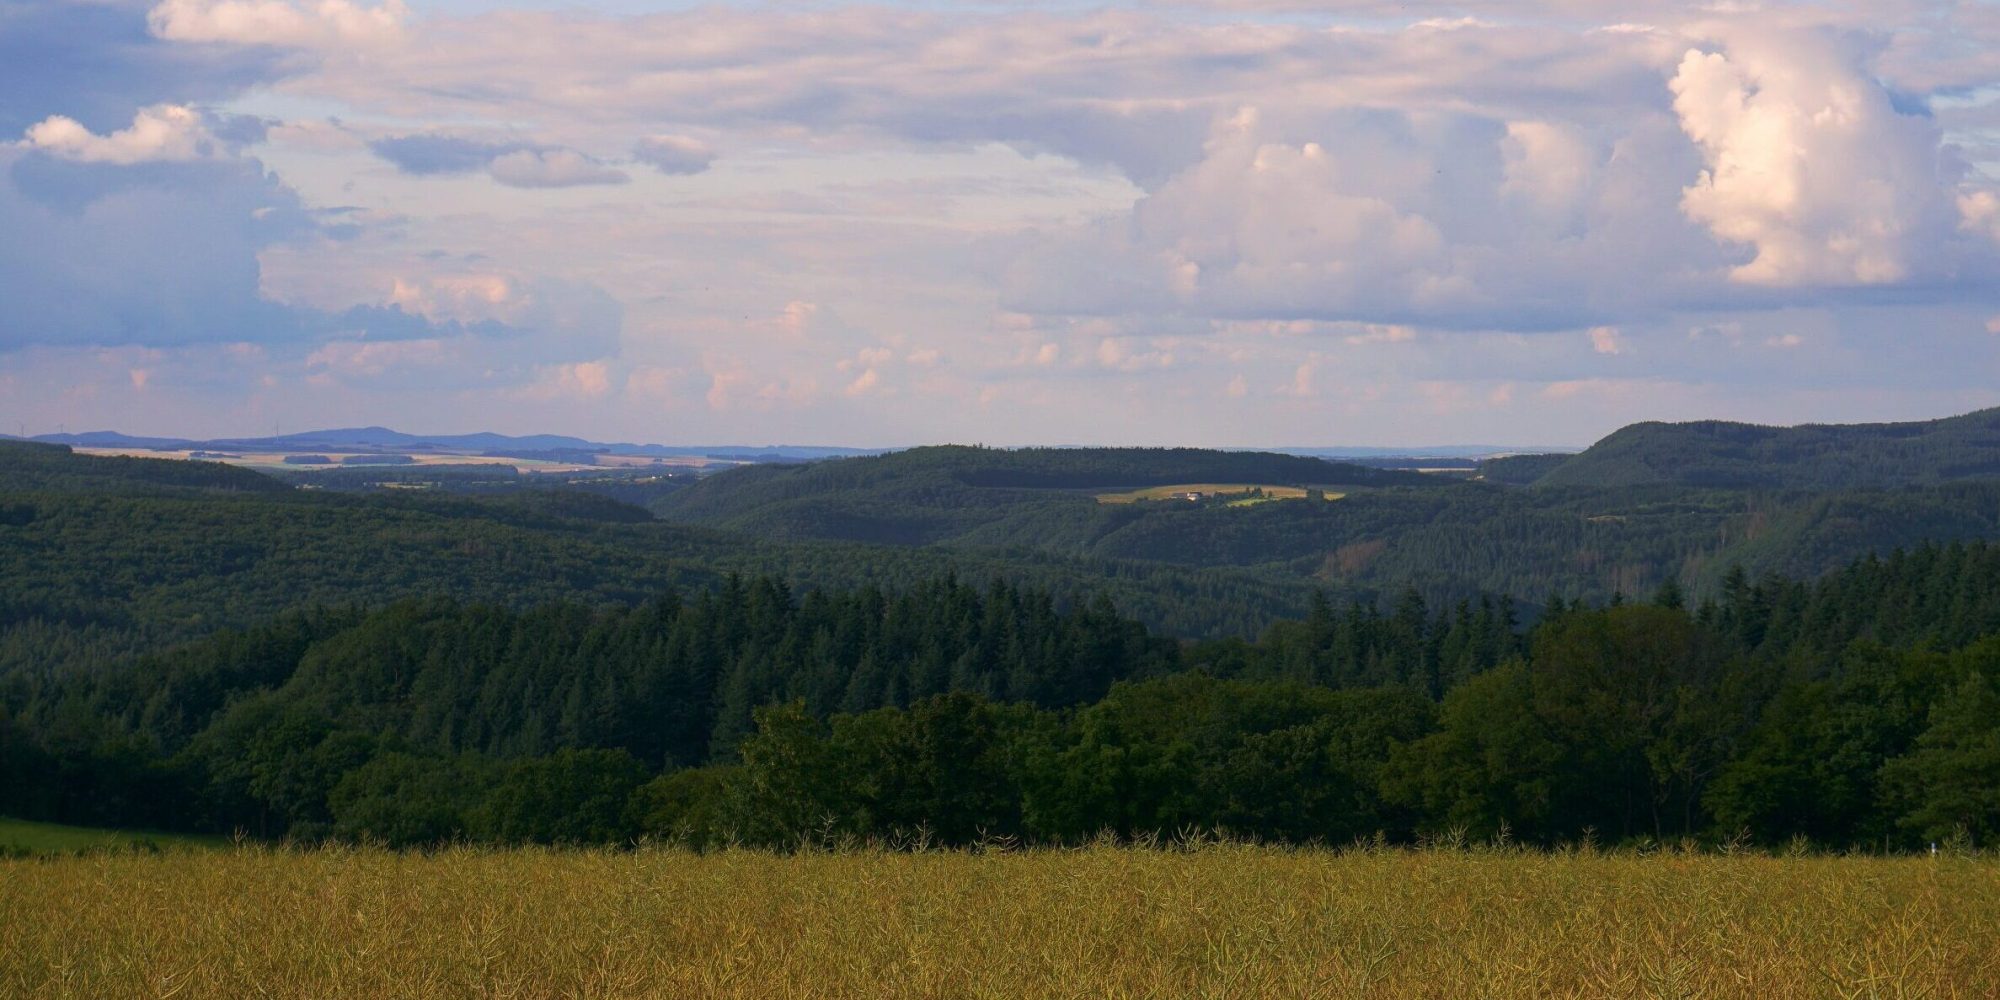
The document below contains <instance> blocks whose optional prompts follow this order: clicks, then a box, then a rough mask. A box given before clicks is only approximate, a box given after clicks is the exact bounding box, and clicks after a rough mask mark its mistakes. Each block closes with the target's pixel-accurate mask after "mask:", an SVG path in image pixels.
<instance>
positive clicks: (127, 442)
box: [0, 427, 1581, 464]
mask: <svg viewBox="0 0 2000 1000" xmlns="http://www.w3.org/2000/svg"><path fill="white" fill-rule="evenodd" d="M0 438H12V435H7V434H0ZM16 440H21V439H16ZM25 440H29V441H40V442H43V443H46V444H66V445H70V446H72V447H77V448H138V449H145V450H150V451H189V450H206V451H232V450H234V451H381V450H396V451H405V450H417V451H423V450H427V449H428V450H437V451H472V452H489V451H490V452H496V453H506V452H514V451H534V452H549V451H590V452H596V453H599V454H607V455H631V456H635V457H641V458H650V457H660V458H672V457H681V456H716V455H728V456H731V457H735V458H748V459H756V460H760V461H771V460H782V459H793V460H797V459H819V458H846V457H854V456H862V455H884V454H888V453H890V452H896V451H907V450H909V448H908V447H896V448H851V447H835V446H825V445H785V444H777V445H742V444H693V445H663V444H633V443H629V442H605V441H592V440H589V439H586V438H580V437H572V436H569V435H564V434H524V435H510V434H496V433H493V432H490V431H481V432H476V433H472V434H407V433H404V432H402V431H397V430H391V429H390V428H387V427H341V428H334V429H330V430H316V431H301V432H299V433H295V434H279V435H272V436H267V437H226V438H179V437H144V436H139V435H132V434H123V433H120V432H118V431H86V432H83V433H79V434H37V435H34V436H32V437H29V438H26V439H25ZM1045 447H1058V448H1063V449H1066V450H1069V449H1088V448H1095V447H1098V446H1096V445H1055V446H1045ZM1217 450H1220V451H1229V452H1258V453H1263V454H1278V455H1299V456H1304V457H1307V458H1323V459H1335V460H1339V459H1362V460H1370V463H1371V464H1373V463H1374V462H1378V461H1383V460H1390V459H1399V458H1410V459H1460V458H1462V459H1466V460H1468V461H1470V460H1476V459H1482V458H1490V457H1493V456H1496V455H1521V454H1544V453H1574V452H1577V451H1580V450H1581V449H1579V448H1575V447H1562V446H1523V445H1488V444H1462V445H1422V446H1413V447H1394V446H1386V447H1385V446H1374V445H1352V446H1347V445H1340V446H1326V447H1320V446H1303V445H1302V446H1287V447H1271V448H1254V447H1229V448H1221V449H1217Z"/></svg>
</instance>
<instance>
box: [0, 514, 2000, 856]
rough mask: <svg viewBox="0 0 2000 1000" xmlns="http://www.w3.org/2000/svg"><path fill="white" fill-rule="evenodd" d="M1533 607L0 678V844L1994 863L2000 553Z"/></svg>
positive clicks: (517, 629)
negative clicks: (1213, 850) (1502, 846)
mask: <svg viewBox="0 0 2000 1000" xmlns="http://www.w3.org/2000/svg"><path fill="white" fill-rule="evenodd" d="M1549 604H1550V607H1551V610H1550V611H1549V613H1547V614H1546V615H1545V616H1544V617H1543V618H1542V619H1541V621H1539V622H1538V623H1537V624H1536V625H1535V626H1534V627H1533V628H1531V629H1526V630H1523V629H1521V628H1520V627H1519V623H1518V622H1517V621H1516V620H1515V618H1514V612H1513V610H1512V609H1511V607H1510V605H1509V602H1507V601H1505V600H1485V601H1480V602H1476V603H1475V602H1466V603H1462V604H1459V605H1455V606H1453V607H1449V608H1443V609H1432V608H1430V607H1428V606H1427V605H1426V604H1425V603H1424V601H1423V599H1422V597H1421V596H1420V595H1418V594H1416V593H1415V592H1410V593H1406V594H1405V595H1404V596H1403V597H1402V598H1401V599H1400V600H1398V601H1396V602H1394V603H1393V604H1391V605H1390V606H1387V607H1382V608H1378V607H1375V606H1372V605H1368V604H1352V605H1348V606H1346V607H1335V606H1333V605H1332V604H1330V603H1323V602H1322V603H1318V604H1317V605H1316V606H1315V607H1314V608H1313V610H1312V612H1311V613H1310V614H1309V615H1308V616H1307V617H1306V618H1305V619H1303V620H1297V621H1286V622H1280V623H1276V624H1274V625H1273V626H1271V628H1270V629H1269V630H1268V631H1267V632H1266V633H1265V634H1264V635H1263V636H1262V637H1261V638H1260V639H1259V640H1258V641H1256V642H1244V641H1241V640H1212V641H1207V642H1194V643H1185V642H1176V641H1174V640H1170V639H1164V638H1161V637H1158V636H1155V635H1153V634H1151V633H1149V632H1148V631H1147V630H1146V629H1145V628H1144V627H1143V626H1141V625H1140V624H1138V623H1137V622H1135V621H1132V620H1131V619H1128V618H1125V617H1123V616H1121V615H1119V614H1118V613H1117V612H1116V611H1114V610H1113V609H1112V608H1111V607H1110V605H1109V603H1108V602H1106V601H1093V602H1088V603H1085V604H1083V605H1082V606H1079V607H1074V608H1070V609H1067V610H1062V609H1059V608H1058V607H1057V606H1056V605H1055V603H1054V602H1053V600H1052V599H1051V598H1050V596H1049V595H1048V594H1046V593H1043V592H1035V591H1022V590H1019V589H1016V588H1013V587H1010V586H1007V585H1005V584H998V583H996V584H992V585H990V586H987V587H980V588H975V587H972V586H969V585H967V584H965V583H962V582H959V581H956V580H950V579H946V580H940V581H935V582H932V583H929V584H925V585H920V586H915V587H912V588H909V589H907V590H900V591H893V592H891V591H883V590H879V589H862V590H857V591H849V592H844V593H831V592H825V591H814V592H812V593H809V594H806V595H804V596H803V597H801V596H799V595H795V594H793V593H791V592H789V591H788V590H787V588H786V587H785V586H784V585H783V584H782V583H780V582H778V581H776V580H773V579H769V578H763V579H754V580H744V579H739V578H730V579H728V580H727V581H725V582H724V584H723V585H722V586H720V587H719V588H715V589H712V590H701V591H698V592H696V593H694V594H692V595H687V596H681V595H676V594H669V595H666V596H662V597H659V598H656V599H654V600H651V601H648V602H645V603H643V604H640V605H636V606H633V607H629V608H624V609H614V610H594V609H591V608H589V607H585V606H581V605H574V604H557V605H550V606H546V607H542V608H537V609H533V610H529V611H522V612H516V611H508V610H505V609H501V608H496V607H491V606H483V605H465V604H460V603H457V602H453V601H446V600H431V601H414V602H406V603H401V604H397V605H394V606H391V607H389V608H385V609H383V610H380V611H375V612H367V611H362V610H357V609H346V610H325V609H322V610H312V611H302V612H295V613H292V614H287V615H284V616H282V617H280V618H279V619H278V620H276V621H274V622H272V623H270V624H267V625H264V626H260V627H257V628H253V629H248V630H242V631H235V630H232V631H227V632H224V633H221V634H218V635H217V636H214V637H212V638H210V639H207V640H204V641H201V642H197V643H193V644H190V645H186V646H182V647H180V648H177V649H175V650H173V651H171V652H167V653H163V654H157V655H151V656H145V657H141V658H138V659H136V660H133V661H130V662H126V663H121V664H117V665H115V666H111V667H108V668H106V669H102V670H72V671H65V672H60V673H54V674H45V675H34V674H28V673H23V672H17V673H16V674H14V675H12V676H11V677H9V678H8V679H7V683H6V686H5V688H4V702H5V704H6V705H7V706H8V713H9V714H8V716H7V717H6V719H5V721H4V722H0V747H4V756H0V759H4V761H5V768H6V781H5V782H4V784H0V787H4V788H5V789H6V790H7V791H6V792H5V794H6V796H7V800H6V801H0V812H4V813H8V814H12V815H20V816H29V817H34V818H50V819H59V820H65V821H72V822H92V823H106V824H127V825H143V826H156V827H177V828H188V829H201V830H225V831H226V830H230V829H244V830H247V831H249V832H251V833H253V834H257V835H261V836H272V837H275V836H286V835H289V836H294V837H304V838H320V837H326V836H337V837H353V838H380V839H386V840H389V841H392V842H396V843H406V844H413V843H424V842H431V841H436V840H439V839H446V838H476V839H494V840H502V841H517V840H541V841H565V840H595V841H618V840H624V839H628V838H632V837H636V836H640V835H647V834H651V835H660V836H678V837H684V838H689V839H692V840H694V841H696V842H701V843H714V842H722V841H743V842H753V843H767V844H776V845H785V844H796V843H799V842H801V840H802V839H803V840H814V839H821V838H827V837H841V836H852V837H867V836H880V837H899V836H914V835H918V834H919V832H920V831H921V835H923V836H927V837H930V838H933V839H935V840H937V841H939V842H948V843H965V842H970V841H972V840H976V839H978V838H981V837H1013V838H1022V839H1027V840H1032V841H1057V842H1062V841H1073V840H1076V839H1080V838H1088V837H1091V836H1094V835H1097V834H1099V833H1101V832H1105V831H1110V832H1113V833H1116V834H1121V835H1126V836H1132V835H1142V834H1165V835H1171V834H1173V833H1175V832H1176V831H1184V830H1191V829H1201V830H1222V831H1227V832H1230V833H1233V834H1236V835H1242V836H1254V837H1260V838H1272V839H1280V840H1288V841H1310V840H1319V841H1344V840H1348V839H1352V838H1354V837H1370V836H1374V835H1375V834H1377V833H1378V832H1379V833H1380V834H1382V835H1384V836H1387V837H1390V838H1394V839H1409V838H1413V837H1417V836H1422V835H1435V834H1441V833H1444V832H1446V831H1462V832H1466V833H1470V834H1473V835H1477V836H1496V835H1500V834H1501V833H1502V832H1503V831H1504V832H1506V833H1507V834H1508V835H1511V836H1514V837H1518V838H1522V839H1524V840H1529V841H1533V842H1552V841H1556V840H1562V839H1576V838H1581V837H1586V836H1595V837H1599V838H1602V839H1604V840H1607V841H1625V840H1632V839H1636V838H1679V837H1687V836H1695V837H1705V838H1711V839H1725V838H1730V837H1736V836H1748V837H1750V838H1753V839H1755V840H1757V841H1761V842H1777V841H1781V840H1784V839H1786V838H1791V837H1798V836H1803V837H1809V838H1812V839H1813V840H1815V841H1817V842H1820V843H1823V844H1829V845H1839V846H1848V845H1869V846H1877V847H1880V846H1891V847H1897V846H1900V847H1908V846H1911V845H1914V844H1918V843H1921V842H1924V841H1926V840H1931V839H1936V838H1939V837H1947V836H1953V835H1956V834H1960V833H1962V834H1964V835H1966V836H1970V837H1972V838H1975V839H1976V840H1979V841H1981V842H1983V841H1985V840H1986V839H1988V838H1991V837H1993V836H1994V835H1996V834H2000V792H1997V791H1996V788H1995V787H1994V782H1993V778H1992V775H1994V774H1995V773H2000V638H1996V637H1995V636H1997V635H2000V547H1988V546H1983V545H1978V546H1950V547H1944V548H1935V547H1933V548H1925V549H1921V550H1918V551H1916V552H1913V553H1909V554H1906V555H1898V556H1895V557H1892V558H1890V559H1888V560H1884V561H1872V560H1871V561H1863V562H1858V563H1856V564H1855V565H1853V566H1852V567H1850V568H1849V569H1848V570H1846V571H1844V572H1841V573H1838V574H1835V575H1833V576H1830V577H1828V578H1826V579H1824V580H1821V581H1817V582H1814V583H1803V582H1798V581H1792V580H1786V579H1782V578H1775V577H1773V578H1768V579H1765V580H1762V581H1755V582H1753V581H1750V580H1748V579H1745V578H1742V577H1740V576H1732V577H1731V579H1730V581H1729V585H1728V587H1727V588H1726V589H1725V592H1724V594H1723V595H1722V597H1721V599H1720V600H1719V601H1706V602H1702V603H1701V604H1699V605H1697V606H1694V607H1688V606H1687V605H1686V602H1685V597H1684V595H1682V594H1680V593H1679V592H1678V591H1676V590H1675V589H1674V588H1671V587H1670V588H1666V589H1665V590H1663V591H1662V592H1661V593H1659V594H1656V595H1653V597H1652V599H1651V600H1650V601H1647V602H1644V603H1630V604H1625V605H1622V606H1614V607H1602V608H1600V607H1585V606H1576V607H1572V606H1569V605H1568V604H1567V603H1566V602H1563V601H1560V600H1551V601H1550V602H1549Z"/></svg>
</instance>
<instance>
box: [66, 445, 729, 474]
mask: <svg viewBox="0 0 2000 1000" xmlns="http://www.w3.org/2000/svg"><path fill="white" fill-rule="evenodd" d="M74 450H75V451H76V453H77V454H79V455H112V456H125V457H129V458H173V459H182V460H189V459H192V458H193V457H194V453H193V452H190V451H186V450H182V451H149V450H147V449H144V448H77V449H74ZM224 454H227V455H228V456H229V457H228V458H215V459H203V461H214V462H222V463H224V464H226V465H241V466H244V467H246V468H251V469H285V470H288V471H291V472H311V471H313V470H315V469H339V468H350V469H351V468H356V467H357V466H355V465H347V466H343V465H342V464H341V459H343V458H347V457H349V456H351V455H359V454H361V453H358V452H346V451H311V450H305V451H268V452H265V451H231V452H226V453H224ZM394 454H405V453H403V452H395V453H394ZM287 455H323V456H325V457H327V458H329V459H332V460H333V461H332V464H330V465H291V464H287V463H286V462H285V456H287ZM408 455H409V457H410V458H412V459H414V460H415V461H413V462H403V463H397V464H394V465H367V464H360V465H358V467H360V468H381V469H407V468H411V467H413V466H439V465H448V466H458V467H465V466H480V465H495V466H511V467H513V468H516V469H519V470H520V471H522V472H593V471H597V472H601V471H603V470H605V469H613V468H632V469H645V468H653V467H654V466H655V465H658V466H660V467H663V468H677V469H702V468H707V467H709V466H712V465H719V466H730V465H737V464H740V463H737V462H722V461H718V460H716V459H712V458H703V457H701V456H699V455H676V456H671V457H667V458H662V459H660V460H659V461H658V462H657V463H656V462H654V460H653V459H651V458H640V457H637V456H633V455H598V456H596V464H595V465H581V464H578V463H575V462H545V461H540V460H538V459H527V458H499V457H493V456H487V455H474V454H463V453H441V452H410V453H408Z"/></svg>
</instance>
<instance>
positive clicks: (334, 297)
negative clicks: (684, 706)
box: [0, 0, 2000, 445]
mask: <svg viewBox="0 0 2000 1000" xmlns="http://www.w3.org/2000/svg"><path fill="white" fill-rule="evenodd" d="M0 300H4V301H5V302H7V303H8V308H7V309H6V311H5V313H4V314H0V422H4V423H5V424H6V426H7V428H8V429H10V430H12V429H15V428H19V427H22V426H25V427H26V428H27V429H28V430H29V431H30V432H31V433H33V432H40V431H46V430H54V429H55V428H56V427H57V426H65V427H67V428H68V429H70V430H80V429H85V428H116V429H121V430H126V431H128V432H134V433H171V434H187V435H210V434H215V435H220V434H234V433H243V432H247V431H252V430H260V429H264V428H268V427H270V426H272V425H274V424H282V425H284V426H286V427H290V428H294V429H297V428H303V427H308V426H333V425H351V424H356V423H364V422H365V423H383V424H389V425H392V426H397V427H402V428H406V429H412V430H424V431H435V432H455V431H468V430H475V429H491V430H500V431H510V432H528V431H551V432H566V433H576V434H582V435H586V436H591V437H597V438H615V439H622V440H647V441H661V442H697V441H701V442H709V441H732V442H743V443H764V442H786V443H822V444H832V443H848V444H869V445H900V444H916V443H925V442H935V441H984V442H987V443H998V444H1022V443H1032V442H1065V443H1094V442H1105V443H1187V444H1209V445H1256V444H1280V443H1283V444H1292V445H1307V444H1367V443H1400V444H1428V443H1442V442H1451V441H1469V440H1477V441H1482V442H1490V441H1515V442H1536V443H1565V444H1567V443H1587V442H1588V441H1590V440H1593V439H1595V438H1596V437H1598V436H1600V435H1602V434H1604V433H1606V432H1608V431H1610V430H1612V429H1615V428H1616V427H1618V426H1620V425H1622V424H1625V423H1628V422H1632V421H1635V420H1645V419H1692V418H1700V417H1726V418H1735V419H1747V420H1757V421H1765V422H1775V423H1796V422H1801V421H1827V420H1877V419H1907V418H1917V417H1926V416H1937V415H1942V414H1946V413H1950V412H1957V411H1963V410H1968V409H1973V408H1976V407H1982V406H1990V405H1995V404H2000V8H1996V6H1995V5H1994V4H1991V3H1983V2H1981V3H1974V2H1959V3H1946V2H1917V0H1887V2H1867V3H1862V2H1842V0H1826V2H1819V3H1811V4H1786V3H1770V4H1762V5H1758V4H1744V3H1731V4H1717V5H1698V4H1685V3H1670V2H1660V0H1639V2H1627V3H1619V4H1601V3H1594V2H1590V0H1556V2H1543V3H1530V2H1521V0H1472V2H1465V3H1448V4H1414V3H1389V2H1378V0H1339V2H1330V3H1328V2H1322V3H1313V2H1306V0H1212V2H1199V0H1188V2H1151V3H1137V4H1129V5H1124V6H1111V5H1099V4H1074V3H1028V2H1021V3H1000V2H995V3H980V4H959V3H914V2H913V3H902V4H872V5H848V4H841V3H825V2H821V3H811V4H800V3H791V4H783V5H775V4H774V5H690V4H680V3H639V2H630V3H624V2H621V3H604V4H576V3H560V4H557V3H536V2H529V3H490V2H470V0H446V2H428V3H427V2H409V3H399V2H393V0H391V2H377V0H142V2H125V0H13V2H10V3H9V4H7V5H6V6H5V7H0Z"/></svg>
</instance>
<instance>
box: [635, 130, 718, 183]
mask: <svg viewBox="0 0 2000 1000" xmlns="http://www.w3.org/2000/svg"><path fill="white" fill-rule="evenodd" d="M632 158H633V159H636V160H638V161H639V162H640V163H644V164H646V165H647V166H649V167H652V168H653V169H655V170H658V171H659V172H661V173H663V174H677V175H681V174H698V173H701V172H702V171H704V170H707V169H708V166H709V164H711V163H714V162H715V150H713V149H710V148H709V147H708V144H707V143H704V142H702V141H701V140H699V139H691V138H689V137H687V136H684V135H652V136H647V137H646V138H644V139H641V140H639V141H638V142H637V143H636V144H634V145H633V147H632Z"/></svg>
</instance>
